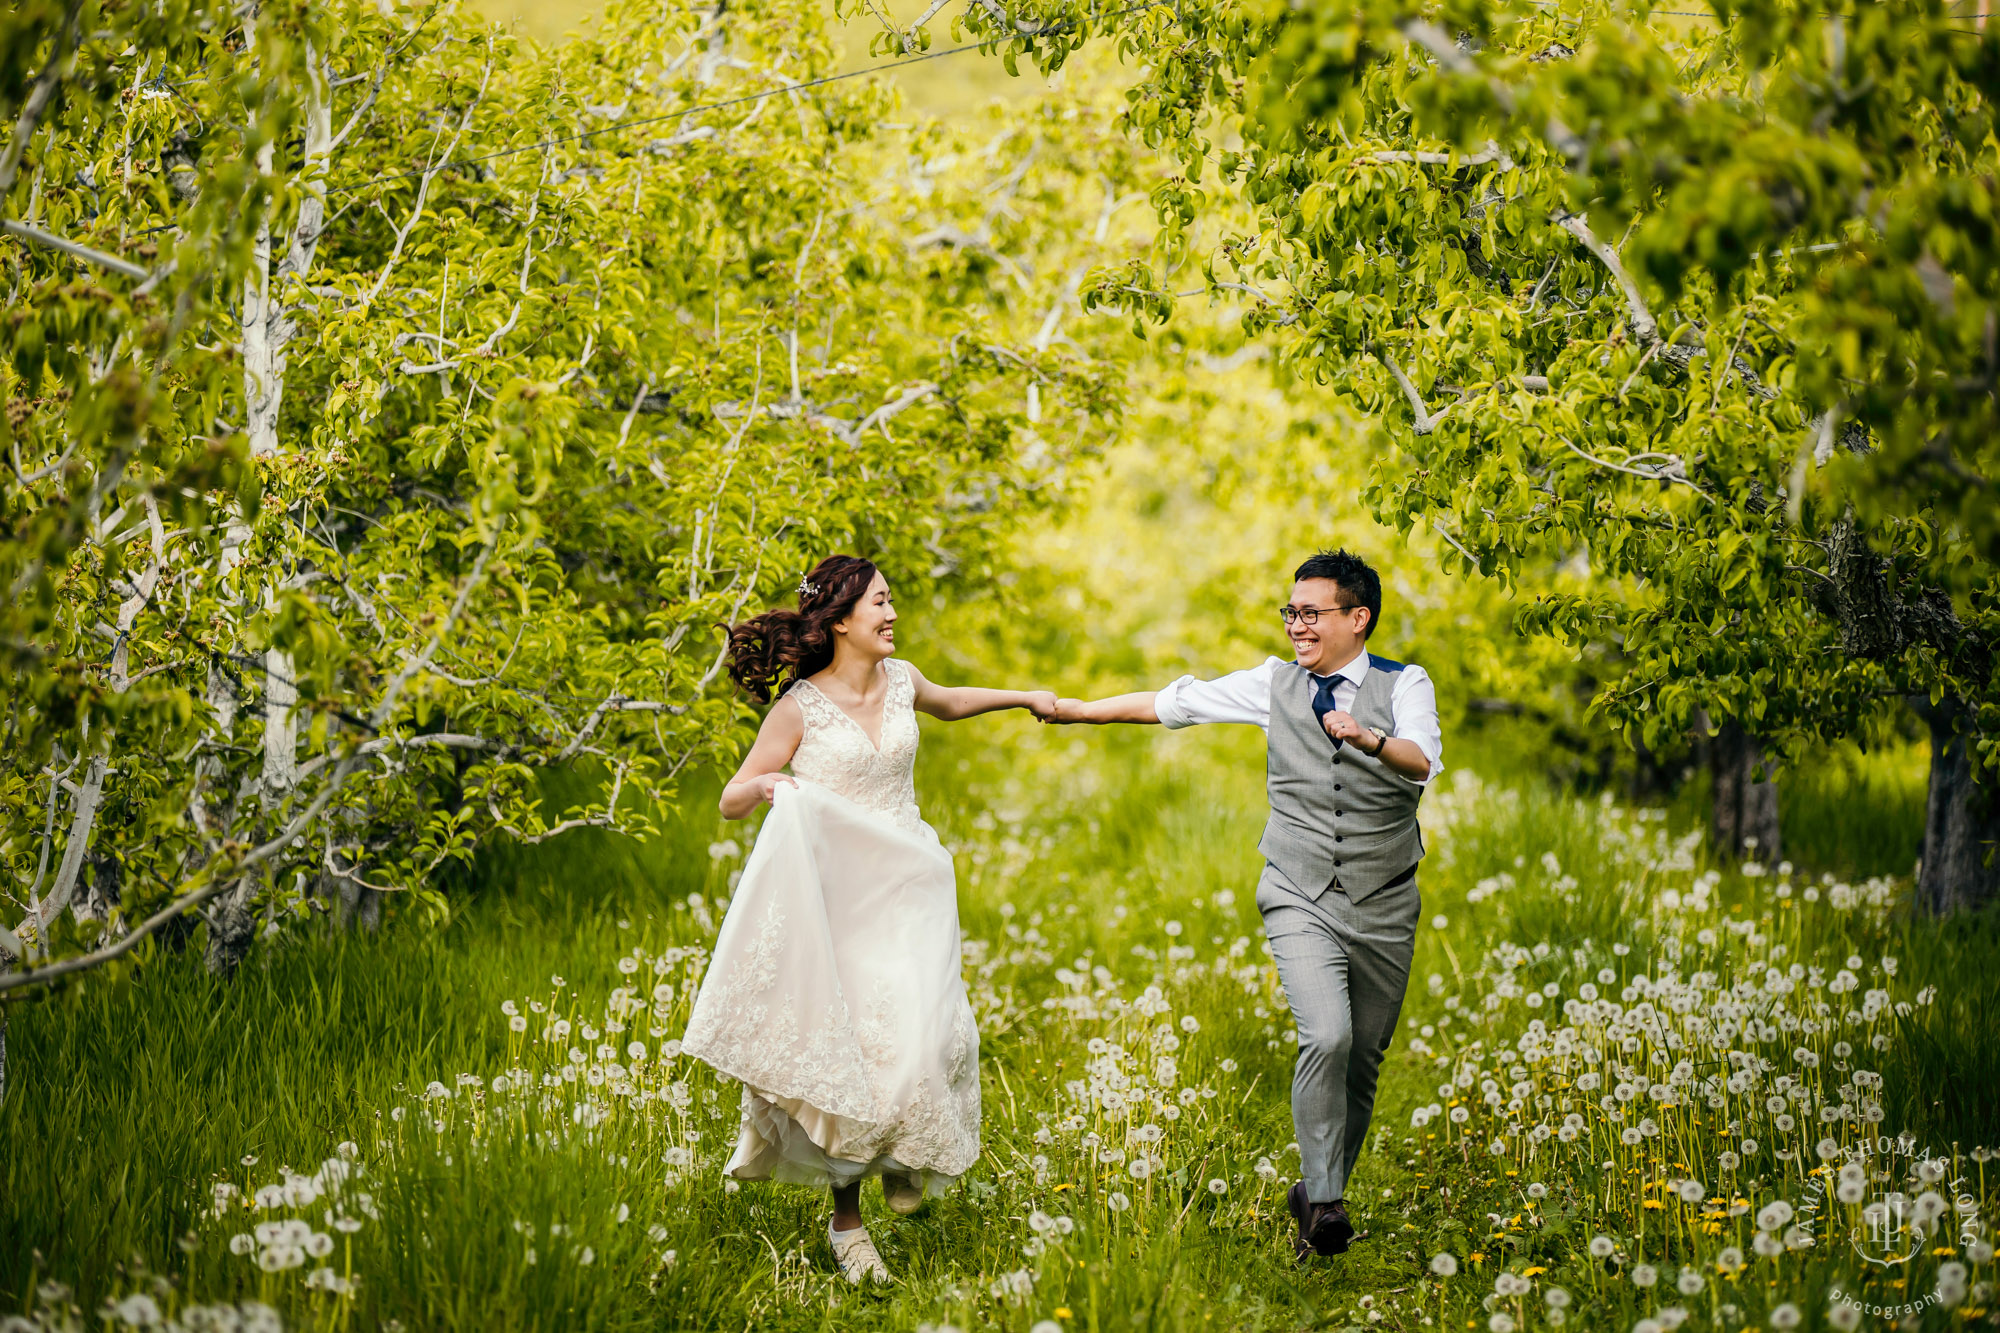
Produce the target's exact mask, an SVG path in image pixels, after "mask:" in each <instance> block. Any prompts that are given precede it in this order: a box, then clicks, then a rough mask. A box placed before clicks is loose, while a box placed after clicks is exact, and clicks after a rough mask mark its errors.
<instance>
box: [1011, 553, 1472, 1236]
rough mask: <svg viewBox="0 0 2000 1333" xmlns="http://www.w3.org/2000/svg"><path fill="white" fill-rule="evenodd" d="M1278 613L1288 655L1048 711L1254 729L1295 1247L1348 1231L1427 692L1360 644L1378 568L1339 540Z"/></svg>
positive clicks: (1433, 768)
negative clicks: (1284, 1021)
mask: <svg viewBox="0 0 2000 1333" xmlns="http://www.w3.org/2000/svg"><path fill="white" fill-rule="evenodd" d="M1293 580H1294V581H1293V584H1292V595H1291V599H1290V600H1289V601H1288V602H1286V603H1285V605H1284V606H1282V607H1280V608H1279V614H1280V615H1281V616H1282V617H1283V618H1284V622H1285V630H1286V633H1287V634H1288V635H1289V637H1290V638H1291V641H1292V650H1293V653H1294V655H1295V660H1294V661H1291V662H1284V661H1280V660H1279V659H1278V658H1275V657H1271V658H1266V659H1265V660H1264V663H1263V665H1261V666H1255V667H1251V668H1250V669H1248V670H1246V671H1237V672H1233V673H1231V674H1230V675H1227V676H1223V677H1221V678H1220V679H1217V680H1208V681H1201V680H1196V679H1195V678H1194V677H1192V676H1182V677H1181V678H1180V679H1179V680H1177V681H1175V682H1174V683H1173V684H1171V685H1169V686H1167V687H1166V688H1165V689H1163V690H1160V691H1158V692H1157V693H1151V692H1149V693H1142V694H1121V695H1118V696H1116V697H1114V698H1110V699H1097V700H1093V701H1088V702H1086V701H1082V700H1076V699H1065V700H1063V701H1062V702H1061V703H1059V704H1058V705H1057V709H1056V715H1055V717H1054V718H1053V719H1051V720H1052V721H1056V722H1095V723H1102V722H1157V723H1161V724H1163V725H1164V726H1166V727H1169V728H1179V727H1188V726H1193V725H1195V724H1196V723H1201V722H1248V723H1252V724H1254V725H1256V726H1259V727H1262V728H1263V729H1264V732H1265V736H1266V738H1267V740H1268V752H1269V758H1268V761H1267V773H1268V781H1269V786H1270V797H1271V817H1270V822H1269V823H1267V824H1266V825H1265V826H1264V837H1263V840H1262V841H1260V842H1259V843H1258V844H1257V850H1258V851H1260V852H1262V853H1263V854H1264V873H1263V876H1262V878H1260V879H1259V880H1258V882H1257V910H1258V911H1260V912H1261V913H1263V916H1264V931H1265V934H1266V935H1267V936H1268V937H1269V939H1270V941H1271V953H1272V955H1273V956H1274V957H1275V958H1276V960H1277V964H1278V976H1279V978H1280V979H1281V980H1282V981H1283V982H1284V986H1285V998H1286V1000H1287V1002H1288V1003H1289V1004H1290V1006H1291V1010H1292V1017H1293V1018H1295V1019H1296V1020H1297V1021H1298V1028H1299V1061H1298V1066H1297V1069H1296V1070H1295V1071H1294V1073H1293V1076H1292V1123H1293V1125H1294V1126H1295V1128H1296V1129H1297V1132H1298V1136H1299V1156H1300V1159H1301V1167H1300V1174H1301V1177H1302V1178H1301V1179H1300V1180H1299V1181H1298V1183H1297V1184H1295V1185H1293V1186H1292V1192H1291V1200H1290V1202H1291V1210H1292V1215H1293V1217H1295V1218H1297V1219H1298V1224H1299V1234H1298V1239H1297V1240H1296V1241H1295V1243H1294V1245H1295V1249H1296V1252H1297V1255H1298V1258H1299V1259H1300V1261H1301V1262H1303V1261H1305V1260H1307V1259H1308V1258H1309V1257H1310V1256H1311V1255H1313V1254H1323V1255H1333V1254H1340V1253H1343V1252H1344V1251H1345V1250H1346V1249H1347V1246H1348V1242H1349V1241H1351V1240H1352V1239H1353V1238H1354V1224H1353V1222H1352V1221H1350V1220H1349V1218H1348V1214H1347V1201H1346V1192H1347V1178H1348V1176H1349V1174H1350V1173H1351V1172H1352V1171H1353V1170H1354V1162H1355V1159H1356V1158H1357V1157H1358V1156H1360V1154H1361V1145H1362V1144H1363V1143H1364V1142H1365V1141H1366V1140H1367V1137H1368V1121H1369V1117H1370V1116H1371V1115H1372V1114H1373V1112H1374V1109H1375V1078H1376V1073H1377V1071H1378V1070H1379V1069H1380V1067H1381V1064H1382V1055H1383V1053H1384V1052H1385V1051H1387V1050H1388V1048H1389V1039H1390V1038H1391V1037H1392V1036H1393V1035H1394V1034H1395V1030H1396V1016H1397V1014H1398V1013H1399V1012H1400V1011H1401V1009H1402V1005H1403V991H1404V988H1405V986H1406V985H1407V984H1408V982H1409V979H1410V957H1411V954H1412V953H1413V952H1414V950H1415V947H1416V930H1417V915H1418V903H1417V862H1418V861H1420V860H1422V859H1423V855H1424V844H1423V838H1422V835H1421V834H1420V833H1419V832H1418V830H1417V802H1418V800H1419V799H1420V798H1421V797H1422V796H1423V792H1424V785H1425V784H1426V783H1428V782H1429V781H1430V780H1431V779H1432V778H1433V777H1435V776H1436V775H1437V773H1438V772H1439V771H1440V767H1441V766H1440V764H1439V762H1438V761H1439V757H1440V755H1441V754H1442V753H1443V748H1444V747H1443V740H1442V737H1441V736H1440V734H1439V730H1438V717H1437V695H1436V692H1435V690H1434V689H1433V688H1432V685H1431V681H1430V677H1429V676H1427V675H1425V674H1424V670H1423V668H1422V667H1417V666H1409V665H1406V664H1404V663H1402V662H1392V661H1390V660H1389V659H1388V658H1386V657H1377V656H1375V655H1374V654H1372V653H1370V652H1369V651H1368V648H1367V641H1368V635H1369V632H1370V631H1372V630H1373V629H1374V628H1375V624H1376V622H1377V621H1378V620H1379V619H1380V618H1381V614H1382V580H1381V579H1380V578H1378V577H1377V576H1376V574H1375V571H1374V570H1372V569H1370V568H1369V567H1368V566H1367V564H1366V563H1365V562H1363V561H1362V560H1361V558H1360V557H1359V556H1354V555H1350V554H1348V553H1347V552H1346V551H1335V552H1333V553H1332V554H1326V553H1322V554H1319V555H1316V556H1313V557H1312V558H1311V559H1310V560H1307V561H1306V562H1305V563H1304V564H1302V565H1300V566H1299V568H1298V572H1297V573H1296V574H1294V575H1293Z"/></svg>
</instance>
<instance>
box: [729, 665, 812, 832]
mask: <svg viewBox="0 0 2000 1333" xmlns="http://www.w3.org/2000/svg"><path fill="white" fill-rule="evenodd" d="M805 734H806V719H805V714H804V713H802V712H800V711H799V701H798V700H796V699H794V698H792V697H791V696H790V695H789V694H788V695H786V696H785V697H783V698H781V699H779V700H778V702H777V703H776V704H775V705H773V706H772V708H771V711H770V712H769V713H766V714H765V715H764V725H763V726H761V727H759V728H757V743H756V744H754V745H752V746H751V747H750V753H749V754H746V755H744V756H743V766H742V767H741V768H739V769H737V770H736V776H735V777H733V778H731V779H729V785H728V786H726V787H724V788H723V789H722V800H721V801H719V802H718V803H717V804H718V805H719V806H720V808H721V810H722V817H723V818H724V819H741V818H743V817H744V816H745V815H748V814H749V813H750V812H751V811H752V810H755V809H756V808H757V807H758V806H760V805H762V804H764V802H766V801H768V800H770V799H771V793H772V792H773V791H775V790H776V789H777V786H778V784H779V783H781V782H790V781H791V780H792V779H791V777H790V775H789V774H787V773H785V772H784V771H783V770H784V767H785V765H786V764H789V763H791V762H792V755H794V754H795V753H797V751H798V748H799V741H800V740H802V739H804V737H805Z"/></svg>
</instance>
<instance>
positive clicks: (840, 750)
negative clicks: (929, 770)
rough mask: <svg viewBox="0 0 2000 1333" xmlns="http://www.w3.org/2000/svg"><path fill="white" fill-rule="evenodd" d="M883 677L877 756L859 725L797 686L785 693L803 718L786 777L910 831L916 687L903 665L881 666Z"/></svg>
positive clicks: (811, 689) (916, 819) (805, 685)
mask: <svg viewBox="0 0 2000 1333" xmlns="http://www.w3.org/2000/svg"><path fill="white" fill-rule="evenodd" d="M883 669H884V670H885V671H887V672H888V675H889V693H888V697H886V698H885V699H883V701H882V746H881V748H880V749H879V750H878V749H877V748H876V747H875V744H874V742H872V741H870V740H869V739H868V733H867V732H865V731H863V730H862V729H861V724H860V723H859V722H856V721H855V720H854V719H853V718H852V717H850V716H848V714H847V711H846V710H845V709H843V708H842V707H841V706H840V705H839V704H837V703H835V702H834V701H833V700H831V699H829V698H827V697H826V696H825V695H824V694H821V693H820V692H819V687H818V686H816V685H814V684H813V683H812V682H811V681H809V680H802V681H800V682H799V683H798V684H796V685H794V686H793V687H792V689H791V696H792V697H793V698H794V699H797V700H798V701H799V711H800V712H801V713H803V714H804V715H805V736H804V738H803V739H802V740H800V741H799V748H798V750H797V752H796V753H794V754H793V755H792V772H793V774H794V775H795V776H798V777H801V778H804V779H805V780H806V781H807V782H812V783H817V784H818V785H819V786H822V787H825V788H826V789H827V790H829V791H831V792H834V793H835V794H837V795H840V796H844V797H846V798H847V799H848V800H850V801H852V802H854V803H855V804H856V805H858V806H861V807H863V808H864V809H868V810H874V811H878V812H879V813H881V814H884V815H887V816H889V818H891V819H892V820H894V821H895V822H896V823H897V824H898V825H900V826H902V827H903V828H907V829H915V828H917V827H918V826H920V825H921V824H922V823H923V819H922V816H920V815H919V814H918V813H917V784H916V777H915V774H916V765H917V712H916V695H917V690H916V684H915V682H914V681H912V680H911V678H910V669H909V667H908V666H906V665H905V664H904V663H902V662H899V661H897V660H896V659H895V658H893V657H892V658H890V659H889V660H888V661H887V662H885V663H883Z"/></svg>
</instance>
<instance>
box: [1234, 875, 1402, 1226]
mask: <svg viewBox="0 0 2000 1333" xmlns="http://www.w3.org/2000/svg"><path fill="white" fill-rule="evenodd" d="M1257 910H1258V911H1259V912H1261V913H1263V915H1264V933H1265V935H1266V936H1268V937H1269V939H1270V941H1271V953H1272V954H1273V955H1274V956H1275V957H1276V959H1277V963H1278V978H1279V980H1280V981H1282V982H1283V983H1284V986H1285V1000H1286V1002H1287V1003H1288V1004H1290V1005H1291V1007H1292V1018H1293V1019H1294V1020H1295V1021H1296V1022H1297V1023H1298V1028H1299V1063H1298V1067H1297V1068H1296V1069H1295V1070H1294V1071H1293V1073H1292V1125H1293V1128H1294V1129H1295V1130H1296V1131H1297V1133H1298V1136H1299V1159H1300V1168H1299V1175H1300V1178H1301V1179H1302V1180H1304V1181H1305V1185H1306V1193H1307V1196H1308V1197H1309V1198H1310V1199H1311V1200H1312V1201H1313V1202H1314V1203H1332V1202H1333V1201H1335V1200H1336V1199H1341V1198H1344V1197H1346V1193H1347V1177H1348V1175H1349V1173H1351V1172H1352V1171H1353V1170H1354V1162H1355V1159H1356V1158H1358V1157H1360V1155H1361V1148H1362V1145H1363V1144H1364V1143H1366V1142H1367V1139H1368V1122H1369V1119H1370V1118H1371V1117H1372V1116H1373V1115H1374V1113H1375V1079H1376V1075H1377V1074H1378V1073H1379V1072H1380V1070H1381V1068H1382V1056H1383V1053H1384V1052H1386V1051H1387V1050H1388V1049H1389V1040H1390V1038H1392V1037H1394V1036H1395V1035H1396V1018H1397V1016H1398V1015H1399V1014H1401V1013H1402V1011H1403V991H1404V989H1405V988H1406V987H1407V986H1408V985H1409V980H1410V959H1411V956H1412V955H1413V954H1414V953H1415V952H1416V942H1417V917H1418V912H1419V907H1418V899H1417V883H1416V881H1415V880H1414V879H1412V880H1410V881H1408V882H1407V883H1403V884H1399V885H1397V886H1395V887H1394V888H1389V889H1379V890H1377V891H1376V892H1375V893H1372V894H1370V895H1369V896H1368V897H1366V898H1364V899H1362V900H1361V901H1360V902H1358V903H1355V902H1350V901H1349V900H1348V897H1347V895H1346V894H1345V893H1344V892H1342V891H1341V890H1340V889H1337V888H1329V889H1327V890H1326V891H1325V892H1323V893H1321V894H1320V895H1319V896H1318V897H1312V896H1309V895H1307V894H1305V893H1302V892H1300V891H1299V890H1298V889H1296V888H1294V887H1293V886H1292V883H1291V881H1290V880H1288V879H1286V878H1285V877H1284V875H1282V874H1280V873H1279V871H1278V869H1277V867H1275V866H1271V865H1266V866H1265V867H1264V875H1263V878H1261V879H1260V880H1258V881H1257Z"/></svg>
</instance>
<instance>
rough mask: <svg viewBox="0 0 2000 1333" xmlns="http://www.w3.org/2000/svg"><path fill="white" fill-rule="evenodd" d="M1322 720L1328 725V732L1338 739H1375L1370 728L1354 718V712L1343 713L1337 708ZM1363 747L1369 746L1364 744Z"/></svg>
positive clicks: (1358, 741)
mask: <svg viewBox="0 0 2000 1333" xmlns="http://www.w3.org/2000/svg"><path fill="white" fill-rule="evenodd" d="M1321 720H1322V721H1323V722H1324V723H1325V725H1326V734H1327V735H1329V736H1331V737H1333V738H1334V739H1335V740H1337V741H1354V742H1356V743H1361V742H1362V741H1364V739H1365V740H1367V741H1373V740H1374V736H1373V735H1372V734H1371V733H1370V732H1369V731H1368V729H1367V728H1366V727H1364V726H1362V725H1361V724H1360V723H1359V722H1356V721H1355V720H1354V715H1353V714H1352V713H1343V712H1341V711H1340V710H1339V709H1338V708H1336V709H1334V710H1333V711H1332V712H1330V713H1328V714H1327V715H1326V717H1325V718H1323V719H1321ZM1362 748H1363V749H1366V748H1367V746H1366V745H1363V746H1362Z"/></svg>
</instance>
